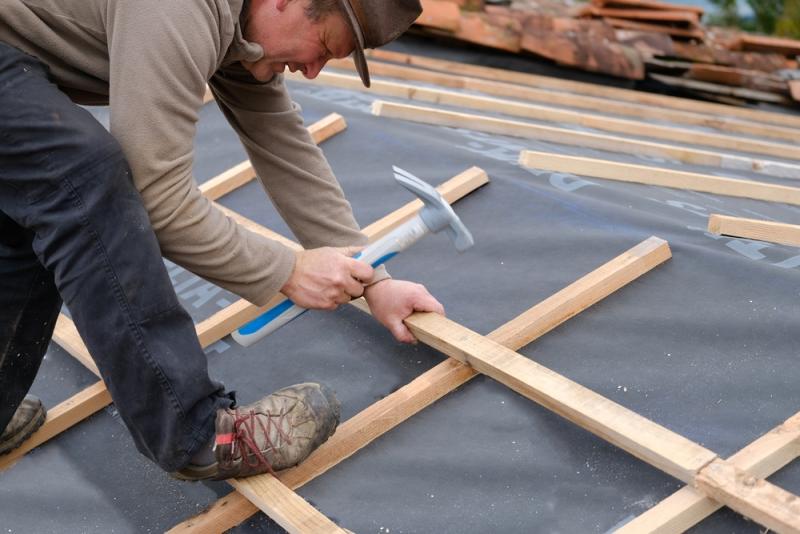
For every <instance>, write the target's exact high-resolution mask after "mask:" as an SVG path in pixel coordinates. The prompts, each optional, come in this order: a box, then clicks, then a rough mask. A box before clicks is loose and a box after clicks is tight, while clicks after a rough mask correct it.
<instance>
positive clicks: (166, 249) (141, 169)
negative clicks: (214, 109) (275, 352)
mask: <svg viewBox="0 0 800 534" xmlns="http://www.w3.org/2000/svg"><path fill="white" fill-rule="evenodd" d="M109 6H110V7H109V9H111V10H112V11H111V12H110V13H109V23H108V32H109V35H108V43H109V58H110V73H109V78H110V89H109V90H110V94H109V100H110V106H111V125H110V126H111V133H112V134H113V135H114V137H116V139H117V140H118V141H119V143H120V144H121V146H122V149H123V152H124V153H125V156H126V158H127V160H128V162H129V164H130V167H131V170H132V173H133V180H134V183H135V185H136V187H137V189H138V190H139V192H140V194H141V196H142V200H143V202H144V206H145V208H146V209H147V212H148V214H149V216H150V220H151V223H152V226H153V229H154V230H155V233H156V236H157V237H158V240H159V243H160V244H161V248H162V253H163V254H164V256H165V257H167V258H169V259H170V260H172V261H174V262H175V263H177V264H179V265H181V266H183V267H185V268H186V269H188V270H190V271H192V272H194V273H196V274H198V275H199V276H202V277H203V278H205V279H207V280H209V281H210V282H212V283H214V284H217V285H219V286H221V287H223V288H225V289H227V290H229V291H232V292H233V293H236V294H238V295H240V296H242V297H244V298H246V299H247V300H249V301H251V302H254V303H256V304H263V303H265V302H266V301H267V300H269V298H270V297H271V296H272V295H273V294H275V293H276V292H277V291H279V289H280V288H281V287H282V286H283V284H284V283H285V282H286V280H287V279H288V278H289V276H290V275H291V273H292V270H293V268H294V261H295V255H294V253H293V252H292V251H291V250H290V249H288V248H287V247H285V246H284V245H282V244H280V243H277V242H275V241H272V240H269V239H266V238H264V237H262V236H259V235H257V234H255V233H252V232H250V231H248V230H246V229H244V228H242V227H240V226H238V225H237V224H236V223H235V222H233V221H232V220H230V219H229V218H228V217H226V216H225V215H224V214H223V213H222V212H221V211H219V210H218V209H216V208H215V207H214V205H213V203H211V202H210V201H208V200H207V199H206V198H205V197H203V196H202V195H201V194H200V192H199V190H198V189H197V186H196V183H195V181H194V179H193V176H192V160H193V141H194V136H195V131H196V123H197V120H198V110H199V109H200V107H201V106H202V98H203V94H204V91H205V82H206V80H207V79H208V78H209V77H210V76H211V75H212V74H213V72H214V71H215V70H216V67H217V65H216V61H217V58H219V57H221V55H222V54H221V52H222V51H223V50H224V47H225V46H227V43H225V42H224V41H225V38H223V37H221V36H220V34H219V32H220V31H219V27H220V26H219V20H218V19H219V17H220V13H218V12H217V11H216V4H214V3H213V2H203V1H194V0H192V1H180V0H174V1H169V2H163V1H162V0H140V1H137V2H127V1H118V2H109ZM229 15H230V14H228V16H229Z"/></svg>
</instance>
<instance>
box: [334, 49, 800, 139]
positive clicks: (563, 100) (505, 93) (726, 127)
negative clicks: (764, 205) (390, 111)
mask: <svg viewBox="0 0 800 534" xmlns="http://www.w3.org/2000/svg"><path fill="white" fill-rule="evenodd" d="M328 66H329V67H333V68H336V69H342V70H348V71H354V70H355V64H354V63H353V61H352V60H351V59H336V60H331V61H329V62H328ZM369 70H370V74H371V75H372V76H385V77H390V78H397V79H401V80H407V81H417V82H425V83H432V84H436V85H440V86H444V87H450V88H454V89H464V90H468V91H479V92H481V93H484V94H486V95H491V96H495V97H504V98H513V99H516V100H526V101H528V102H538V103H542V104H547V107H552V106H553V105H558V106H569V107H573V108H579V109H587V110H591V111H598V110H602V111H603V113H607V114H613V115H620V116H623V117H625V116H628V117H633V118H636V119H644V120H655V121H658V122H664V121H667V122H671V123H679V124H688V125H692V126H702V127H706V128H714V129H716V130H720V131H723V132H728V133H733V134H745V135H751V136H758V137H769V138H774V139H781V140H784V141H790V142H795V141H796V140H797V137H798V135H800V130H798V129H795V128H787V127H781V126H776V125H769V124H764V123H761V122H753V121H747V120H742V119H737V118H729V117H724V116H720V115H719V114H713V115H711V114H705V113H697V112H694V111H683V110H677V109H673V110H671V111H670V112H669V113H664V109H663V108H662V107H656V106H652V105H646V104H636V103H632V102H623V101H619V100H614V99H610V98H601V97H595V96H587V95H580V94H575V93H570V92H566V91H558V90H552V89H540V88H537V87H530V86H525V85H520V84H512V83H507V82H499V81H494V80H484V79H481V78H475V77H470V76H463V75H461V74H453V73H443V72H434V71H430V70H425V69H420V68H414V67H409V66H403V65H396V64H392V63H384V62H380V61H372V62H370V66H369ZM509 113H510V114H514V115H516V113H514V111H513V108H510V109H509ZM519 116H526V115H525V114H521V115H519Z"/></svg>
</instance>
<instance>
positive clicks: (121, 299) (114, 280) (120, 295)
mask: <svg viewBox="0 0 800 534" xmlns="http://www.w3.org/2000/svg"><path fill="white" fill-rule="evenodd" d="M114 159H116V158H114V157H113V156H111V157H109V158H108V159H106V160H105V161H101V162H96V163H95V164H93V165H87V166H86V168H85V170H84V171H83V172H84V173H87V172H89V171H91V170H95V169H100V168H102V167H103V166H104V165H108V166H110V165H111V164H112V163H116V162H115V161H113V160H114ZM120 159H121V158H120ZM63 180H64V184H65V186H66V187H67V188H68V189H69V192H70V195H71V196H72V197H73V199H74V201H75V203H76V205H77V206H78V207H80V208H81V210H85V209H86V205H85V204H84V203H83V201H82V199H81V196H80V195H79V194H78V192H77V189H76V188H75V186H74V185H73V184H72V182H71V181H70V179H69V177H66V176H65V177H64V178H63ZM79 219H80V221H81V224H82V225H83V226H84V227H85V228H86V231H87V232H88V233H89V236H90V237H91V239H92V241H93V242H94V245H95V247H96V249H97V251H98V253H99V254H100V256H101V258H102V260H101V261H102V263H103V268H104V270H105V272H106V274H107V275H108V276H109V278H110V280H111V286H112V290H113V292H114V296H115V298H116V299H117V302H118V304H119V305H120V307H121V308H122V310H123V314H124V317H125V319H126V321H127V323H128V328H129V329H130V331H131V333H132V334H133V335H134V337H135V339H136V342H137V347H138V348H139V350H140V351H141V353H142V355H143V356H144V358H145V361H146V362H147V364H148V365H149V366H150V368H151V369H152V370H153V371H154V372H155V374H156V376H157V377H158V380H159V383H160V384H161V386H162V387H163V388H164V389H165V390H166V392H167V393H168V397H169V399H170V403H171V404H172V406H173V408H174V409H175V410H176V411H177V412H178V414H179V415H180V416H181V418H184V419H185V418H186V413H185V411H184V410H183V407H182V406H181V404H180V401H179V400H178V398H177V395H176V394H175V391H174V389H173V388H172V385H171V384H170V382H169V379H168V378H167V377H166V375H165V374H164V371H163V369H161V366H159V365H158V362H156V361H155V359H154V358H153V357H152V355H151V354H150V352H149V351H148V350H147V347H146V345H145V343H144V335H143V334H142V332H141V329H140V328H139V324H138V323H137V322H136V320H135V319H134V318H133V314H132V312H131V309H130V303H129V302H128V301H127V299H126V297H125V294H124V291H122V288H121V286H120V283H119V278H118V277H117V274H116V272H115V271H114V268H113V267H112V266H111V262H110V261H109V259H108V252H107V251H106V249H105V247H104V246H103V243H102V240H101V239H100V236H99V235H98V234H97V232H96V231H95V230H94V228H92V225H91V222H90V221H89V219H88V217H86V216H85V215H84V214H83V213H79Z"/></svg>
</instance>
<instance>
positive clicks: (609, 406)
mask: <svg viewBox="0 0 800 534" xmlns="http://www.w3.org/2000/svg"><path fill="white" fill-rule="evenodd" d="M405 323H406V325H407V326H408V328H409V329H410V330H411V331H412V332H413V333H414V335H415V336H416V337H417V339H419V340H420V341H422V342H423V343H425V344H426V345H430V346H431V347H433V348H435V349H437V350H439V351H441V352H444V353H445V354H447V355H448V356H450V357H452V358H455V359H457V360H459V361H460V362H463V363H466V364H468V365H470V366H472V367H473V368H474V369H475V370H476V371H479V372H481V373H483V374H485V375H487V376H490V377H492V378H494V379H495V380H497V381H498V382H500V383H502V384H504V385H506V386H508V387H509V388H511V389H513V390H514V391H516V392H517V393H519V394H521V395H523V396H525V397H528V398H529V399H531V400H533V401H535V402H537V403H539V404H541V405H542V406H544V407H545V408H547V409H549V410H551V411H553V412H555V413H557V414H559V415H561V416H563V417H565V418H567V419H569V420H570V421H572V422H573V423H575V424H577V425H579V426H581V427H583V428H585V429H586V430H588V431H590V432H592V433H594V434H596V435H598V436H599V437H601V438H603V439H605V440H606V441H608V442H610V443H612V444H614V445H616V446H618V447H620V448H621V449H624V450H626V451H628V452H629V453H631V454H633V455H634V456H636V457H637V458H639V459H641V460H644V461H646V462H647V463H649V464H650V465H652V466H654V467H657V468H659V469H661V470H662V471H664V472H665V473H667V474H670V475H672V476H673V477H675V478H677V479H679V480H682V481H684V482H690V481H692V480H693V479H694V476H695V474H696V473H697V472H698V471H699V470H700V469H702V468H703V467H704V466H706V465H708V463H709V462H711V461H712V460H713V459H715V458H716V457H717V456H716V454H714V453H713V452H712V451H710V450H708V449H706V448H704V447H701V446H700V445H698V444H696V443H694V442H692V441H689V440H688V439H686V438H684V437H683V436H680V435H679V434H676V433H675V432H672V431H670V430H668V429H666V428H664V427H662V426H660V425H658V424H656V423H654V422H652V421H650V420H649V419H646V418H644V417H642V416H641V415H639V414H637V413H635V412H633V411H631V410H629V409H627V408H625V407H623V406H621V405H619V404H617V403H615V402H613V401H611V400H609V399H607V398H605V397H603V396H601V395H599V394H597V393H595V392H594V391H591V390H589V389H587V388H585V387H583V386H581V385H580V384H577V383H576V382H573V381H571V380H569V379H568V378H566V377H564V376H561V375H559V374H558V373H555V372H554V371H551V370H550V369H547V368H546V367H544V366H542V365H539V364H538V363H536V362H534V361H533V360H529V359H528V358H526V357H524V356H521V355H520V354H518V353H516V352H514V351H513V350H510V349H508V348H506V347H504V346H502V345H500V344H498V343H496V342H494V341H492V340H490V339H488V338H486V337H484V336H481V335H480V334H477V333H475V332H473V331H471V330H469V329H467V328H465V327H463V326H461V325H459V324H457V323H455V322H454V321H451V320H450V319H447V318H446V317H443V316H441V315H438V314H434V313H418V314H414V315H412V316H411V317H409V318H407V319H406V320H405Z"/></svg>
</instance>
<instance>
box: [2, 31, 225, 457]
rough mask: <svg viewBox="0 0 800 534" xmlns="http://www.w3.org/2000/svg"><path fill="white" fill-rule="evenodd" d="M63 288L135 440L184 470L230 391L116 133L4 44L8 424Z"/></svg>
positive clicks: (148, 451)
mask: <svg viewBox="0 0 800 534" xmlns="http://www.w3.org/2000/svg"><path fill="white" fill-rule="evenodd" d="M62 299H63V301H64V303H65V304H66V305H67V308H68V309H69V311H70V313H71V315H72V319H73V321H74V322H75V325H76V327H77V329H78V332H79V333H80V334H81V337H82V338H83V340H84V342H85V343H86V346H87V348H88V349H89V352H90V353H91V355H92V357H93V358H94V360H95V362H97V366H98V367H99V369H100V372H101V374H102V376H103V380H104V381H105V383H106V385H107V386H108V389H109V391H110V393H111V396H112V398H113V399H114V402H115V403H116V407H117V410H118V411H119V413H120V415H121V417H122V419H123V421H124V422H125V425H126V426H127V427H128V429H129V430H130V433H131V435H132V436H133V439H134V441H135V443H136V446H137V448H138V449H139V450H140V451H141V452H142V454H144V455H145V456H147V457H148V458H150V459H151V460H153V461H154V462H156V463H157V464H158V465H159V466H161V467H162V468H163V469H165V470H167V471H173V470H176V469H180V468H182V467H184V466H185V464H186V463H187V462H188V460H189V458H190V457H191V456H192V454H194V453H195V452H197V450H198V449H199V448H200V447H202V446H203V445H205V444H206V443H208V442H210V440H211V438H212V437H213V432H214V417H215V413H216V409H217V408H222V407H228V406H230V405H231V403H232V400H231V396H228V395H226V394H225V393H224V390H223V387H222V385H221V384H219V383H215V382H213V381H211V379H210V378H209V376H208V366H207V362H206V357H205V354H204V353H203V350H202V349H201V347H200V344H199V342H198V340H197V335H196V333H195V328H194V324H193V322H192V320H191V318H190V317H189V315H188V314H187V313H186V311H185V310H184V309H183V308H182V307H181V306H180V304H179V303H178V299H177V297H176V295H175V291H174V290H173V288H172V285H171V283H170V279H169V276H168V274H167V271H166V269H165V267H164V263H163V261H162V259H161V251H160V249H159V246H158V242H157V241H156V237H155V235H154V233H153V230H152V228H151V226H150V222H149V219H148V217H147V213H146V212H145V210H144V207H143V206H142V201H141V197H140V196H139V193H138V192H137V191H136V189H135V188H134V186H133V183H132V180H131V172H130V169H129V167H128V164H127V163H126V161H125V158H124V157H123V154H122V151H121V149H120V147H119V145H118V144H117V142H116V140H115V139H114V138H113V137H112V136H111V134H109V133H108V132H107V131H106V130H105V128H103V126H102V125H101V124H100V123H98V122H97V121H96V120H95V119H94V118H93V117H92V116H91V114H89V113H88V112H87V111H86V110H84V109H82V108H81V107H79V106H77V105H75V104H74V103H73V102H71V101H70V100H69V98H68V97H67V96H66V95H65V94H64V93H62V92H61V91H60V90H59V89H58V88H57V87H56V86H55V85H54V84H53V83H52V82H51V81H50V80H49V78H48V70H47V68H46V67H45V66H44V65H42V64H41V63H40V62H38V61H37V60H36V59H34V58H32V57H30V56H28V55H26V54H23V53H21V52H20V51H18V50H17V49H15V48H12V47H10V46H8V45H6V44H4V43H0V431H2V429H4V428H5V427H6V425H7V424H8V422H9V421H10V420H11V417H12V416H13V414H14V411H15V410H16V408H17V406H18V405H19V403H20V402H21V401H22V399H23V398H24V396H25V394H26V393H27V392H28V390H29V389H30V386H31V384H32V382H33V380H34V378H35V376H36V373H37V371H38V368H39V364H40V363H41V361H42V358H43V356H44V353H45V350H46V349H47V345H48V342H49V341H50V337H51V336H52V333H53V328H54V325H55V320H56V317H57V316H58V312H59V309H60V307H61V304H62Z"/></svg>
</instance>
